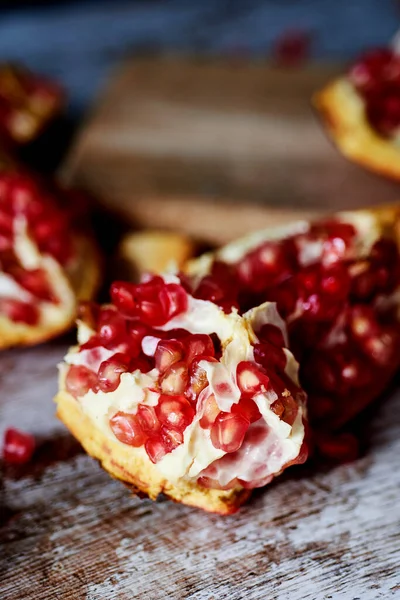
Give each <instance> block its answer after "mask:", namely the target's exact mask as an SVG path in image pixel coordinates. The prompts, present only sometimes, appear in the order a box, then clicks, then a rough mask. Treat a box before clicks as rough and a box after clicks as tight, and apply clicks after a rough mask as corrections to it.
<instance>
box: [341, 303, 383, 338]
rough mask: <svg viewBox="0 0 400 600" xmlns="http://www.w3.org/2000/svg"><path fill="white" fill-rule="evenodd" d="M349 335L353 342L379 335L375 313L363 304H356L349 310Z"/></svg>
mask: <svg viewBox="0 0 400 600" xmlns="http://www.w3.org/2000/svg"><path fill="white" fill-rule="evenodd" d="M348 321H349V329H350V333H351V335H352V337H353V339H354V340H355V341H360V340H364V339H365V338H368V337H372V336H374V335H377V334H378V333H379V325H378V323H377V321H376V316H375V311H374V309H373V308H372V307H370V306H366V305H365V304H357V305H355V306H352V307H351V308H350V309H349V314H348Z"/></svg>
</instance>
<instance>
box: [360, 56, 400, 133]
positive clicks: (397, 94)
mask: <svg viewBox="0 0 400 600" xmlns="http://www.w3.org/2000/svg"><path fill="white" fill-rule="evenodd" d="M348 77H349V80H350V82H351V83H352V84H353V86H354V88H355V89H356V91H357V92H358V94H359V95H360V96H361V97H362V99H363V101H364V103H365V115H366V118H367V120H368V122H369V124H370V125H371V127H372V128H373V129H374V130H375V131H376V132H377V133H378V134H379V135H381V136H383V137H387V138H390V137H393V136H394V135H396V134H397V131H398V129H399V127H400V56H399V55H398V54H396V53H395V52H394V51H393V50H390V49H389V48H378V49H376V50H371V51H369V52H367V53H366V54H364V55H363V56H362V57H361V58H360V59H359V60H358V61H357V62H356V64H355V65H353V66H352V67H351V69H350V70H349V73H348Z"/></svg>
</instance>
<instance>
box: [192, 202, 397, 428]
mask: <svg viewBox="0 0 400 600" xmlns="http://www.w3.org/2000/svg"><path fill="white" fill-rule="evenodd" d="M347 219H349V220H347ZM393 225H394V223H393V224H392V226H393ZM297 229H298V230H297V231H295V232H294V233H292V234H290V233H288V234H286V235H283V236H282V238H281V239H274V240H268V232H266V237H265V241H261V242H259V241H258V242H257V243H254V244H253V245H251V244H249V243H248V241H247V240H245V241H244V243H243V244H244V245H243V248H244V249H243V250H241V244H242V243H241V242H240V241H239V242H235V243H233V244H232V245H230V246H227V247H226V248H225V249H222V250H221V251H219V252H217V253H216V255H215V257H210V258H213V262H211V264H210V263H209V266H206V267H204V265H205V264H206V263H205V262H201V261H199V262H196V261H193V263H192V265H191V267H190V268H189V271H188V273H189V274H191V276H192V288H193V292H192V293H193V295H194V296H196V297H197V296H198V295H199V292H198V290H203V284H204V282H206V283H207V286H208V288H209V289H216V288H219V289H220V290H221V293H220V294H219V295H218V297H216V296H215V297H214V299H213V301H214V302H217V304H219V306H221V307H224V308H225V307H226V306H227V303H230V304H231V305H232V306H239V310H240V312H245V311H246V310H249V309H251V308H253V307H255V306H258V305H260V304H261V303H262V302H265V301H274V302H276V303H277V308H278V311H279V313H280V315H281V316H282V318H283V319H284V320H285V321H286V324H287V327H288V334H289V347H290V349H291V350H292V352H293V353H294V355H295V357H296V358H297V360H298V361H299V362H300V381H301V383H302V385H303V386H304V389H305V390H306V392H307V394H308V408H309V413H310V420H311V423H312V424H314V425H316V426H318V428H320V427H321V426H323V427H326V428H328V429H335V428H337V427H339V426H341V425H342V424H343V423H345V422H346V421H348V420H349V419H351V418H352V417H353V416H354V415H356V414H357V413H358V412H359V411H360V410H362V409H363V408H364V407H365V406H366V405H367V404H368V403H370V402H371V401H372V400H373V399H375V398H376V397H377V396H378V395H379V394H380V393H381V392H382V391H383V390H384V388H385V387H386V385H387V384H388V382H389V381H390V379H391V378H392V377H393V374H394V373H395V371H396V370H397V368H398V366H399V364H400V322H399V317H398V303H399V301H398V295H399V290H400V254H399V248H398V245H397V242H396V239H395V236H394V231H392V232H391V231H390V229H388V227H387V225H384V226H380V223H379V217H377V216H376V215H375V214H374V213H372V212H371V213H368V211H365V212H361V213H360V216H359V219H357V213H354V214H353V216H352V217H350V215H347V214H346V213H345V214H344V215H343V216H340V215H339V216H338V217H337V218H333V219H330V220H325V221H321V222H317V223H314V224H311V225H306V224H301V226H300V227H299V228H297ZM299 230H300V231H299ZM258 239H260V237H258ZM249 246H251V247H250V248H249V249H246V248H247V247H249ZM215 265H217V267H218V268H217V269H216V268H215ZM228 272H229V274H230V275H229V278H230V285H229V289H228V288H226V284H225V276H222V277H221V275H220V274H221V273H225V274H226V273H228ZM185 277H186V281H187V282H189V284H188V285H189V286H190V277H188V274H186V275H185ZM223 289H226V290H227V291H226V294H225V295H224V293H222V290H223ZM233 290H235V293H233ZM257 335H258V339H259V342H258V343H256V344H255V346H254V357H255V360H256V361H257V363H259V364H260V365H261V366H262V367H264V368H265V367H266V365H267V364H268V365H271V364H273V365H274V367H275V369H276V370H277V371H278V372H279V371H282V368H283V365H285V364H286V355H285V351H284V349H283V345H284V340H283V337H282V335H281V333H280V332H277V331H274V329H273V328H272V329H271V326H270V325H264V326H263V327H261V328H260V331H259V332H258V334H257ZM241 368H242V367H241ZM243 369H244V371H243V373H244V376H243V375H242V373H241V372H239V373H238V384H239V386H241V389H242V393H243V394H245V393H246V390H247V389H249V390H253V389H254V385H255V384H253V381H252V377H251V374H252V368H251V367H250V366H249V367H246V368H244V367H243ZM264 377H265V376H264ZM242 378H243V381H242ZM254 381H257V378H255V380H254ZM259 385H264V386H265V387H267V385H268V384H267V379H265V378H264V381H263V384H261V383H260V384H259ZM274 410H275V411H276V414H278V415H279V416H280V417H281V418H282V419H285V417H284V416H283V415H284V412H286V410H288V411H289V412H290V408H289V407H288V408H285V407H284V406H283V404H281V402H280V401H279V402H277V403H276V404H275V405H274ZM289 421H290V419H289Z"/></svg>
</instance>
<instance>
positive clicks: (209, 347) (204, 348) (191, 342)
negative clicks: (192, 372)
mask: <svg viewBox="0 0 400 600" xmlns="http://www.w3.org/2000/svg"><path fill="white" fill-rule="evenodd" d="M185 350H186V353H185V360H186V361H187V363H188V364H190V363H191V362H192V361H193V360H194V359H195V358H196V356H204V355H205V356H214V344H213V342H212V339H211V338H210V336H209V335H206V334H202V333H195V334H193V335H190V336H188V337H187V339H186V340H185Z"/></svg>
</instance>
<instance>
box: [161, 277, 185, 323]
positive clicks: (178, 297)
mask: <svg viewBox="0 0 400 600" xmlns="http://www.w3.org/2000/svg"><path fill="white" fill-rule="evenodd" d="M160 302H161V303H164V304H165V308H166V309H168V310H167V312H168V320H170V319H172V318H174V317H176V316H178V315H180V314H182V313H184V312H185V311H186V310H187V306H188V296H187V293H186V292H185V290H184V289H183V287H182V286H181V285H178V284H177V283H169V284H167V285H166V286H164V287H163V288H162V290H161V293H160Z"/></svg>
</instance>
